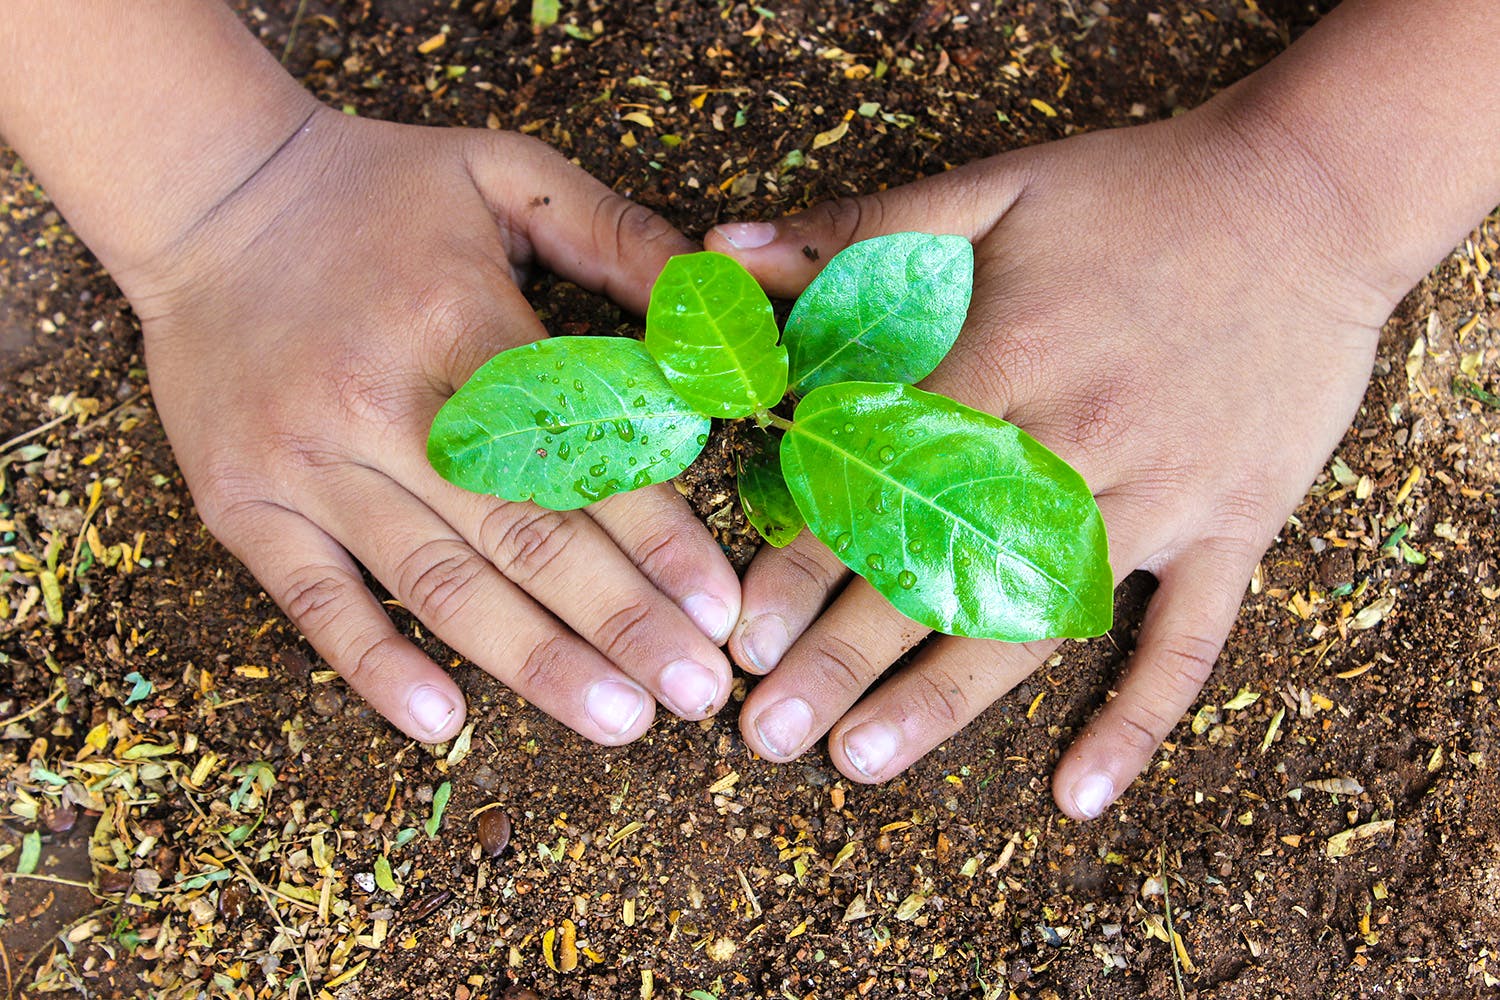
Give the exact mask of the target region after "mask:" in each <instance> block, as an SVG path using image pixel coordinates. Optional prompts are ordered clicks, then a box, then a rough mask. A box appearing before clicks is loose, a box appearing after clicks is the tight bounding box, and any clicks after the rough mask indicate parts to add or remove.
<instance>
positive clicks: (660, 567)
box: [588, 483, 740, 646]
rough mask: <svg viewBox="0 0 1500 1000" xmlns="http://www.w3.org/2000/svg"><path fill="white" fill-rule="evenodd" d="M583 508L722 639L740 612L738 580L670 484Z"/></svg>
mask: <svg viewBox="0 0 1500 1000" xmlns="http://www.w3.org/2000/svg"><path fill="white" fill-rule="evenodd" d="M588 513H589V515H590V516H591V517H593V519H594V520H595V522H597V523H598V524H599V526H600V527H601V528H603V529H604V530H605V532H607V533H608V534H609V537H610V538H612V539H613V540H614V542H615V544H616V545H618V546H619V547H620V549H621V551H623V552H624V553H625V554H626V555H627V556H628V557H629V558H630V561H631V562H633V563H635V565H636V567H637V568H639V569H640V571H641V572H642V573H644V574H645V575H646V578H647V579H648V580H650V581H651V582H652V583H654V584H655V585H656V586H657V588H658V589H660V590H661V592H662V593H663V594H665V595H667V597H669V598H671V599H672V600H673V601H676V602H677V605H678V607H680V608H682V610H683V611H685V612H686V613H687V616H688V617H689V618H691V619H692V620H693V622H694V623H695V624H696V625H697V626H698V629H699V631H701V632H702V633H703V634H704V635H705V636H707V637H708V638H709V639H710V640H712V641H713V642H714V643H715V644H716V645H721V646H722V645H723V644H724V642H725V640H727V639H728V638H729V631H730V629H731V627H732V626H733V625H734V623H735V620H736V619H737V618H738V617H739V613H740V580H739V577H738V576H736V575H735V572H734V567H733V566H731V565H729V560H728V559H726V558H724V551H723V549H721V548H719V543H718V542H716V541H714V536H713V535H711V534H710V533H709V531H708V529H707V528H706V527H704V525H703V522H702V521H700V520H698V518H697V517H696V516H695V515H694V514H693V512H692V510H691V509H690V508H689V507H688V505H687V503H686V502H685V501H684V500H683V498H682V497H681V496H680V495H679V494H678V493H677V491H676V490H675V489H673V488H672V487H671V486H670V485H669V484H666V483H662V484H660V485H657V486H651V487H647V488H646V489H641V490H634V491H632V492H630V493H621V494H617V495H615V496H612V497H608V498H606V499H604V500H600V501H599V502H597V503H594V504H591V505H590V506H589V508H588Z"/></svg>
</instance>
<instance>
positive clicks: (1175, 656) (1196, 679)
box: [1157, 635, 1221, 692]
mask: <svg viewBox="0 0 1500 1000" xmlns="http://www.w3.org/2000/svg"><path fill="white" fill-rule="evenodd" d="M1220 646H1221V643H1219V642H1215V641H1214V640H1212V639H1208V638H1206V637H1204V636H1200V635H1176V636H1172V637H1170V638H1168V639H1165V640H1163V642H1162V645H1161V647H1160V648H1159V649H1158V650H1157V662H1159V663H1160V664H1161V665H1162V666H1163V667H1164V668H1165V669H1166V670H1167V671H1168V674H1169V677H1170V679H1171V682H1172V684H1173V686H1174V688H1176V689H1177V690H1184V691H1187V690H1190V691H1195V692H1196V691H1197V690H1198V689H1200V688H1201V687H1203V685H1205V684H1207V683H1208V679H1209V677H1210V676H1211V675H1212V674H1213V670H1214V664H1215V663H1217V662H1218V660H1219V649H1220Z"/></svg>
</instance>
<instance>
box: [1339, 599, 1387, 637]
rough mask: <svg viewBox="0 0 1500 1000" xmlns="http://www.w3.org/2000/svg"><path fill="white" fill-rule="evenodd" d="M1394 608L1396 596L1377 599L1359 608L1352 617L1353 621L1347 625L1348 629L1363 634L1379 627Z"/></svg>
mask: <svg viewBox="0 0 1500 1000" xmlns="http://www.w3.org/2000/svg"><path fill="white" fill-rule="evenodd" d="M1395 607H1396V595H1395V594H1387V595H1385V596H1384V597H1382V598H1379V599H1378V600H1374V601H1371V602H1370V603H1369V604H1366V605H1365V606H1364V607H1362V608H1360V609H1359V613H1358V614H1356V615H1355V616H1354V620H1353V621H1351V622H1350V623H1349V627H1350V628H1352V629H1354V630H1355V631H1357V632H1363V631H1364V630H1365V629H1371V628H1374V627H1375V626H1376V625H1379V624H1380V623H1381V621H1383V620H1384V619H1385V617H1386V616H1387V615H1389V614H1390V613H1391V611H1392V610H1393V609H1394V608H1395Z"/></svg>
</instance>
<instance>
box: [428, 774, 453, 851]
mask: <svg viewBox="0 0 1500 1000" xmlns="http://www.w3.org/2000/svg"><path fill="white" fill-rule="evenodd" d="M452 794H453V782H451V781H445V782H443V783H442V784H441V785H438V787H437V791H435V792H433V793H432V815H431V816H429V817H428V818H427V822H426V823H424V824H423V825H422V829H424V830H426V831H427V836H429V837H436V836H437V832H438V829H439V828H440V827H441V826H442V825H443V810H444V809H447V808H448V797H449V796H450V795H452Z"/></svg>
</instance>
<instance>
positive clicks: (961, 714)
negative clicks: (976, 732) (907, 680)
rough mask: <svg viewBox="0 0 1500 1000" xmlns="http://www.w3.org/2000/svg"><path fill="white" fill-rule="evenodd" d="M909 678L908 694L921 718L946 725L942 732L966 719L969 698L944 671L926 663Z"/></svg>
mask: <svg viewBox="0 0 1500 1000" xmlns="http://www.w3.org/2000/svg"><path fill="white" fill-rule="evenodd" d="M913 681H914V683H915V688H914V690H912V691H911V692H910V694H911V698H912V701H913V703H914V704H915V706H916V709H917V711H918V713H919V714H920V715H922V716H923V717H924V718H925V719H927V720H930V721H931V722H934V723H936V724H938V725H939V726H942V727H946V729H945V730H944V731H945V732H948V731H954V730H957V729H958V727H960V726H962V725H963V724H964V723H965V722H967V721H968V720H969V716H970V714H971V713H970V712H969V699H968V698H967V697H966V696H965V695H964V689H963V687H962V686H961V685H959V684H958V683H957V681H956V680H955V679H954V677H953V676H952V675H951V674H949V673H948V672H947V671H945V670H939V669H936V668H933V667H930V666H929V667H927V668H925V669H923V670H921V671H920V672H918V673H916V674H915V675H914V676H913Z"/></svg>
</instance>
